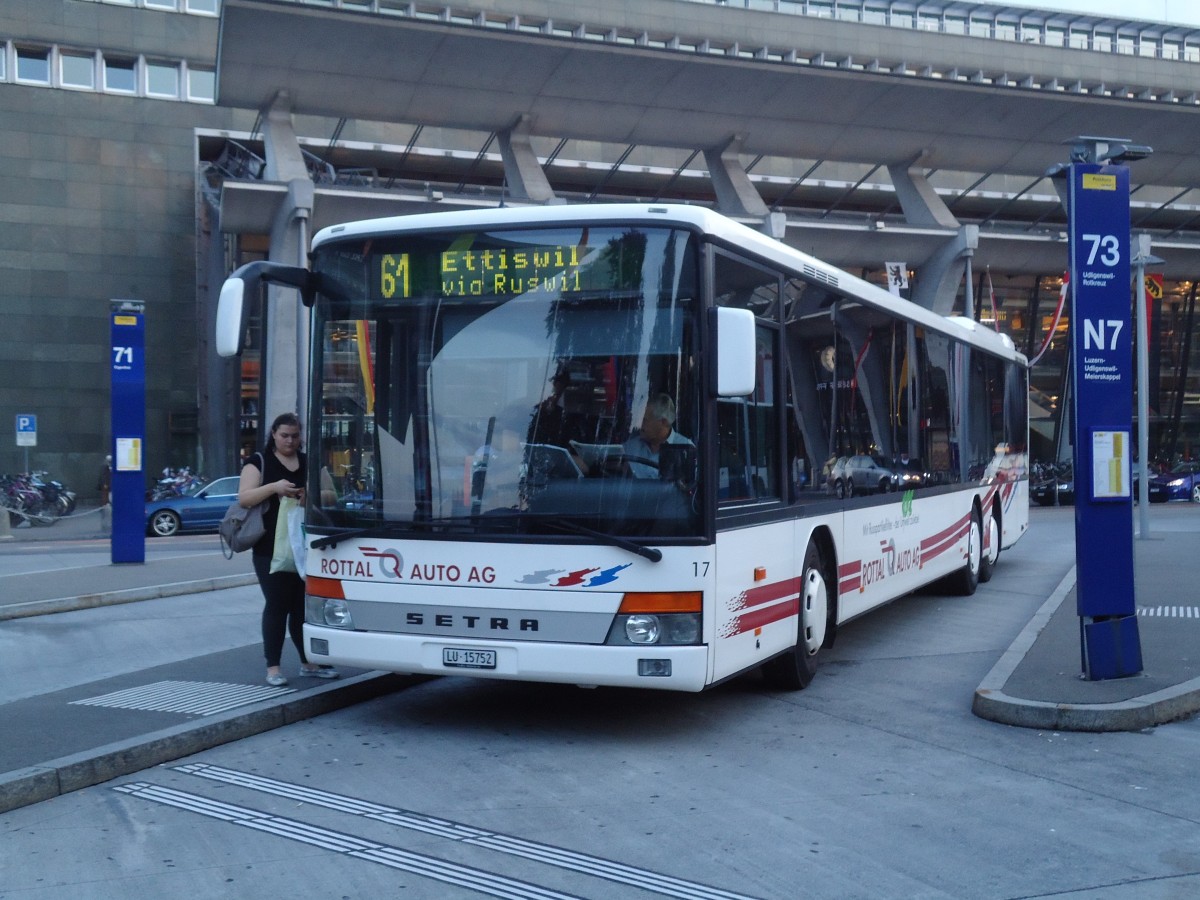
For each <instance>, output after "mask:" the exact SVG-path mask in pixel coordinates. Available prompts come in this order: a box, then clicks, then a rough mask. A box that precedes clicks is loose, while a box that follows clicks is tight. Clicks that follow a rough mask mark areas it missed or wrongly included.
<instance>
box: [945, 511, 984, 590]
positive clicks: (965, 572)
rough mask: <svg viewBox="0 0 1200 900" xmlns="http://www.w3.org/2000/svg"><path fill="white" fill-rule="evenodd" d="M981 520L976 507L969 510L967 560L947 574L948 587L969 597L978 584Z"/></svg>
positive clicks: (981, 549)
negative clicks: (969, 524) (960, 566)
mask: <svg viewBox="0 0 1200 900" xmlns="http://www.w3.org/2000/svg"><path fill="white" fill-rule="evenodd" d="M982 551H983V522H982V519H981V518H980V515H979V510H978V509H972V510H971V526H970V528H968V529H967V560H966V562H964V563H963V567H962V568H961V569H959V570H958V571H957V572H955V573H954V574H953V575H950V576H948V580H949V585H950V588H951V589H952V590H953V591H954V592H955V593H956V594H961V595H962V596H964V597H970V596H971V595H972V594H974V593H975V588H977V587H978V586H979V570H980V568H981V567H982V565H983V552H982Z"/></svg>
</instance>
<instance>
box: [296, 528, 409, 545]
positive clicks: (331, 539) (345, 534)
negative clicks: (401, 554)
mask: <svg viewBox="0 0 1200 900" xmlns="http://www.w3.org/2000/svg"><path fill="white" fill-rule="evenodd" d="M402 524H406V523H399V522H388V523H387V524H383V525H372V526H371V527H370V528H347V529H346V530H344V531H335V532H334V533H333V534H325V535H322V536H321V537H319V538H317V539H316V540H314V541H312V542H310V543H309V545H308V546H310V547H311V548H312V549H314V550H324V549H325V548H326V547H336V546H337V545H338V544H340V543H341V542H342V541H348V540H350V539H352V538H356V537H366V536H367V535H375V536H383V535H387V534H390V533H391V532H393V531H396V530H398V529H399V528H400V526H401V525H402Z"/></svg>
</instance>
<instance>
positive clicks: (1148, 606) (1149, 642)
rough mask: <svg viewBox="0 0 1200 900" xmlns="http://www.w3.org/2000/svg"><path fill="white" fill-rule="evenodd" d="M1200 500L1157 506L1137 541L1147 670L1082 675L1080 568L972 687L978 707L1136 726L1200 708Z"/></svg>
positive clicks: (988, 714) (1075, 722) (1052, 721)
mask: <svg viewBox="0 0 1200 900" xmlns="http://www.w3.org/2000/svg"><path fill="white" fill-rule="evenodd" d="M1197 556H1200V509H1195V508H1193V507H1192V505H1191V504H1187V505H1186V506H1178V507H1177V506H1175V505H1172V506H1171V508H1169V509H1156V508H1155V507H1151V527H1150V531H1149V537H1148V538H1146V539H1141V538H1138V539H1135V540H1134V581H1135V587H1136V592H1137V594H1136V600H1137V611H1138V634H1139V637H1140V640H1141V647H1142V665H1143V671H1142V672H1141V673H1140V674H1138V675H1133V676H1130V677H1128V678H1114V679H1108V680H1105V681H1087V680H1085V679H1084V678H1083V676H1082V674H1081V673H1082V671H1083V665H1082V659H1081V641H1080V634H1079V616H1078V613H1077V611H1076V596H1075V570H1074V569H1072V570H1071V571H1070V572H1069V573H1068V574H1067V576H1066V578H1064V579H1063V581H1062V583H1061V584H1060V585H1059V586H1058V588H1057V590H1055V591H1054V593H1053V594H1051V596H1050V597H1049V598H1048V599H1047V601H1046V603H1045V604H1043V606H1042V608H1041V609H1040V610H1039V611H1038V613H1037V614H1036V615H1035V616H1034V618H1033V619H1032V620H1031V621H1030V623H1029V625H1028V626H1026V628H1025V630H1024V631H1023V632H1022V633H1021V635H1020V636H1019V637H1018V638H1017V640H1016V641H1015V642H1014V643H1013V644H1012V646H1011V647H1010V648H1009V650H1008V652H1007V653H1005V654H1004V656H1003V657H1002V658H1001V659H1000V661H999V662H998V663H997V664H996V665H995V667H993V669H992V671H991V672H989V673H988V676H987V677H986V678H985V679H984V680H983V682H982V683H981V684H980V685H979V688H978V689H977V690H976V692H975V699H974V703H973V707H972V708H973V710H974V712H975V714H976V715H979V716H981V717H983V718H985V719H991V720H993V721H996V722H1003V723H1005V724H1008V725H1019V726H1022V727H1026V728H1040V729H1046V730H1056V731H1137V730H1140V729H1143V728H1150V727H1152V726H1154V725H1161V724H1164V723H1166V722H1170V721H1173V720H1175V719H1179V718H1182V717H1184V716H1188V715H1192V714H1193V713H1196V712H1197V711H1200V586H1198V585H1197V583H1196V581H1195V580H1194V577H1195V576H1194V574H1193V568H1192V563H1193V562H1194V560H1195V559H1196V558H1197Z"/></svg>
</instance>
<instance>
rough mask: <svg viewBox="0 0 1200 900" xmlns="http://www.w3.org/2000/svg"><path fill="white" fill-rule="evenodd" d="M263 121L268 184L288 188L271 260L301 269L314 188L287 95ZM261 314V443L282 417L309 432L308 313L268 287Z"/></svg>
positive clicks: (284, 292) (290, 294)
mask: <svg viewBox="0 0 1200 900" xmlns="http://www.w3.org/2000/svg"><path fill="white" fill-rule="evenodd" d="M263 121H264V124H263V142H264V145H265V150H266V157H267V168H266V173H265V174H266V180H267V181H277V182H278V181H282V182H286V184H287V194H286V196H285V198H284V199H283V200H282V202H281V203H280V205H279V208H278V209H277V210H276V212H275V219H274V222H273V223H272V225H271V248H270V259H271V261H272V262H278V263H283V264H285V265H289V266H305V265H307V264H308V243H309V229H308V225H309V221H310V219H311V215H312V207H313V201H314V187H313V182H312V179H311V178H310V177H309V175H308V168H307V167H306V166H305V165H304V157H303V155H302V154H301V152H300V143H299V141H297V140H296V132H295V129H294V128H293V125H292V114H291V110H290V107H289V106H288V101H287V95H286V94H285V93H281V94H279V95H278V96H276V98H275V100H274V101H273V102H272V104H271V107H270V109H269V110H268V111H267V114H266V116H264V120H263ZM265 312H266V320H267V331H266V334H265V335H264V341H263V344H264V348H265V350H266V359H265V365H266V377H265V379H264V381H265V385H266V390H265V394H266V396H264V397H263V398H262V404H261V409H260V418H259V421H260V426H259V428H260V431H261V432H262V434H263V436H264V437H265V434H266V431H267V429H268V428H270V425H271V421H272V420H273V419H274V418H275V416H277V415H279V414H280V413H284V412H296V413H297V414H298V415H299V416H300V421H301V424H302V425H304V426H306V427H307V424H308V423H307V419H308V409H307V407H306V403H305V401H306V398H307V395H308V346H309V333H308V329H309V326H308V309H307V308H306V307H304V306H303V305H302V304H301V302H300V297H299V295H298V293H297V291H296V290H295V289H294V288H286V287H279V286H278V285H269V286H268V287H267V307H266V310H265Z"/></svg>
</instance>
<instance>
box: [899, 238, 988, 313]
mask: <svg viewBox="0 0 1200 900" xmlns="http://www.w3.org/2000/svg"><path fill="white" fill-rule="evenodd" d="M978 246H979V226H978V225H963V226H961V227H960V228H959V229H958V232H957V234H955V235H954V237H952V238H950V239H949V240H947V241H946V243H945V244H943V245H942V247H941V248H940V249H939V250H937V251H936V252H935V253H934V254H933V255H932V256H930V257H929V258H928V259H926V260H925V261H924V262H922V263H920V264H919V265H918V266H917V271H919V272H920V276H921V277H920V278H919V279H918V280H917V283H916V286H915V288H914V290H913V294H912V301H913V303H916V304H917V305H918V306H923V307H925V308H926V309H929V310H932V311H933V312H935V313H937V314H938V315H941V316H946V315H949V314H950V311H951V310H952V309H953V308H954V298H955V297H957V296H958V285H959V283H960V282H961V281H962V278H963V273H964V272H965V271H966V269H967V261H968V260H969V259H970V258H971V257H972V256H974V255H975V250H976V248H977V247H978Z"/></svg>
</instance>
